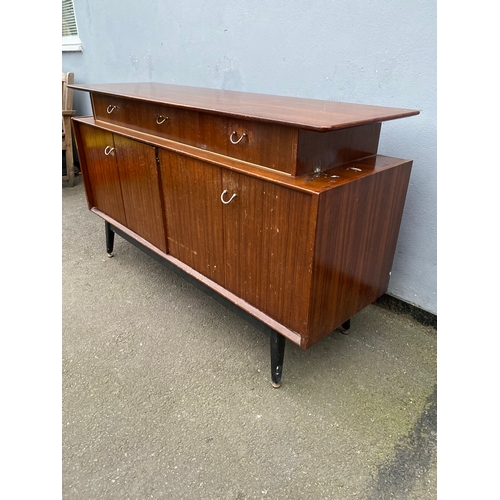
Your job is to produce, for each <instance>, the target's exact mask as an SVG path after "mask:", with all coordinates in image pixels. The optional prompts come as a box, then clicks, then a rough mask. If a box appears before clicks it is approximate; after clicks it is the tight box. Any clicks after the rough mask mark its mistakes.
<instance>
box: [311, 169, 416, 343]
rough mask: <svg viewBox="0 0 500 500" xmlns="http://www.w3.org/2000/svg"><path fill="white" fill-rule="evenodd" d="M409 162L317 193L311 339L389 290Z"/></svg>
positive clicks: (318, 337) (319, 336)
mask: <svg viewBox="0 0 500 500" xmlns="http://www.w3.org/2000/svg"><path fill="white" fill-rule="evenodd" d="M411 164H412V162H401V163H399V164H397V165H395V166H394V167H392V168H389V169H387V170H383V171H380V172H377V173H375V174H373V175H370V176H367V177H364V178H361V179H357V180H355V181H353V182H350V183H349V184H345V185H343V186H340V187H338V188H335V189H331V190H329V191H325V192H324V193H322V194H321V195H320V202H319V213H318V226H317V235H316V241H317V243H316V245H317V246H316V251H315V262H314V266H313V285H312V296H311V319H310V329H311V332H310V339H309V341H310V345H312V344H314V343H315V342H317V341H318V340H320V339H321V338H322V337H324V336H325V335H328V334H329V333H330V332H332V331H333V330H334V329H335V328H337V327H338V326H340V325H341V324H342V323H343V322H344V321H346V320H348V319H349V318H351V317H352V316H354V315H355V314H356V313H357V312H359V311H360V310H361V309H363V308H364V307H366V306H367V305H369V304H371V303H372V302H374V301H375V300H376V299H377V298H378V297H380V296H381V295H382V294H384V293H385V292H386V291H387V287H388V284H389V277H390V276H389V273H390V271H391V267H392V263H393V259H394V253H395V249H396V243H397V238H398V234H399V227H400V223H401V218H402V215H403V208H404V202H405V198H406V191H407V188H408V182H409V178H410V171H411ZM310 345H309V346H310ZM309 346H307V347H309Z"/></svg>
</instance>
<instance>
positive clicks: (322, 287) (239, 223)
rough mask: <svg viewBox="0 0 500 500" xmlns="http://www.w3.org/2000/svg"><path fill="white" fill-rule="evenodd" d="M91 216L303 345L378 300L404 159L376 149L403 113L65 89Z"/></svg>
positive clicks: (172, 88) (274, 349)
mask: <svg viewBox="0 0 500 500" xmlns="http://www.w3.org/2000/svg"><path fill="white" fill-rule="evenodd" d="M71 87H72V88H73V89H75V90H81V91H87V92H89V93H90V98H91V102H92V109H93V116H91V117H78V118H73V127H74V132H75V138H76V143H77V148H78V154H79V159H80V166H81V172H82V176H83V181H84V184H85V192H86V196H87V202H88V206H89V209H90V210H91V211H92V212H94V213H95V214H97V215H99V216H100V217H102V218H103V219H104V221H105V234H106V245H107V250H108V253H109V254H110V255H111V254H112V251H113V241H114V234H115V233H117V234H119V235H121V236H123V237H124V238H126V239H127V240H128V241H130V242H132V243H134V244H136V245H137V246H139V247H140V248H141V249H143V250H144V251H146V252H148V253H149V254H150V255H152V256H153V257H155V258H157V259H158V260H160V261H161V262H163V263H165V264H167V265H168V266H170V267H172V266H173V268H174V269H175V270H177V271H178V272H180V273H181V274H182V275H183V276H184V277H186V278H187V279H189V280H191V281H193V282H195V283H196V284H198V285H199V286H201V287H202V288H203V289H204V290H206V291H209V292H210V293H213V294H214V296H215V297H216V298H218V299H219V300H221V301H223V302H224V303H225V304H226V305H229V306H231V307H233V308H234V309H235V310H236V311H237V312H239V313H241V314H242V315H244V316H245V317H246V318H248V319H250V320H255V324H256V325H257V326H259V327H260V328H261V329H262V330H263V331H265V332H266V333H268V335H269V336H270V338H271V377H272V382H273V385H274V386H275V387H279V385H280V383H281V376H282V366H283V356H284V349H285V339H288V340H290V341H292V342H294V343H295V344H297V345H299V346H300V347H301V348H303V349H307V348H309V347H311V346H312V345H314V344H315V343H316V342H318V341H319V340H321V339H322V338H323V337H325V336H326V335H328V334H329V333H331V332H332V331H334V330H335V329H337V328H341V330H343V332H344V333H346V332H347V330H348V329H349V325H350V318H351V317H352V316H353V315H355V314H356V313H357V312H359V311H360V310H361V309H363V308H364V307H366V306H367V305H369V304H371V303H372V302H374V301H375V300H376V299H377V298H378V297H380V296H381V295H382V294H384V293H385V292H386V291H387V287H388V284H389V278H390V272H391V266H392V262H393V258H394V252H395V248H396V243H397V238H398V233H399V227H400V223H401V218H402V214H403V207H404V203H405V197H406V191H407V187H408V182H409V178H410V171H411V166H412V162H411V161H410V160H403V159H398V158H391V157H388V156H383V155H379V154H377V150H378V142H379V136H380V130H381V124H382V122H383V121H387V120H393V119H397V118H403V117H408V116H412V115H416V114H418V113H419V112H418V111H415V110H408V109H398V108H387V107H379V106H368V105H359V104H346V103H339V102H330V101H320V100H313V99H302V98H292V97H277V96H270V95H260V94H251V93H245V92H235V91H227V90H215V89H202V88H195V87H183V86H177V85H166V84H159V83H130V84H96V85H71Z"/></svg>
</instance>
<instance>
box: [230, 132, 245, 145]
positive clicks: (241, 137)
mask: <svg viewBox="0 0 500 500" xmlns="http://www.w3.org/2000/svg"><path fill="white" fill-rule="evenodd" d="M237 135H238V132H236V130H233V132H232V134H231V135H230V136H229V140H230V141H231V143H232V144H238V143H239V142H241V140H242V139H243V137H246V136H247V133H246V132H243V134H241V136H240V138H239V139H238V140H237V141H235V140H234V139H233V136H237Z"/></svg>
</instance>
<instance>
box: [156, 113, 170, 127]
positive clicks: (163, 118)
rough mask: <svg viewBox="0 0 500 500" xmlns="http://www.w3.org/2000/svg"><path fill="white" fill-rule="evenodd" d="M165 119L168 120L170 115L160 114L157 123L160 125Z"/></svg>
mask: <svg viewBox="0 0 500 500" xmlns="http://www.w3.org/2000/svg"><path fill="white" fill-rule="evenodd" d="M165 120H168V116H163V115H160V116H158V118H157V119H156V123H157V124H158V125H161V124H162V123H163V122H164V121H165Z"/></svg>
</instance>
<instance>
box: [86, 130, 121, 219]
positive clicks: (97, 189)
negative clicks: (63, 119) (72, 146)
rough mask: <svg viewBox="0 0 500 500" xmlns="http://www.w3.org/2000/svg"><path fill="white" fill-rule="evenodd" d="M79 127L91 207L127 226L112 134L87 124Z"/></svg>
mask: <svg viewBox="0 0 500 500" xmlns="http://www.w3.org/2000/svg"><path fill="white" fill-rule="evenodd" d="M79 127H80V134H81V144H79V145H78V146H79V149H81V150H82V152H81V153H80V156H81V159H82V160H83V161H82V170H83V169H85V170H86V172H83V173H84V175H85V180H88V182H87V183H86V184H85V189H86V191H87V198H88V199H89V202H90V204H91V205H92V206H94V207H95V208H98V209H99V210H101V212H103V213H105V214H106V215H109V216H110V217H112V218H113V219H115V220H116V221H118V222H120V223H121V224H123V225H125V226H126V225H127V220H126V218H125V211H124V208H123V200H122V192H121V187H120V177H119V174H118V167H117V164H116V156H115V149H114V147H115V146H114V141H113V134H111V133H110V132H106V131H104V130H101V129H98V128H95V127H92V126H90V125H84V124H80V126H79Z"/></svg>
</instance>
